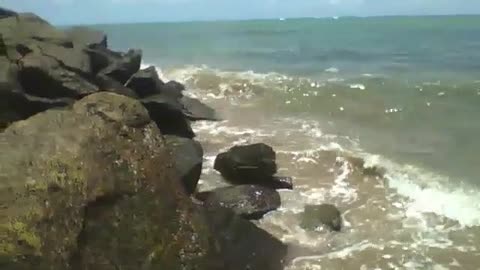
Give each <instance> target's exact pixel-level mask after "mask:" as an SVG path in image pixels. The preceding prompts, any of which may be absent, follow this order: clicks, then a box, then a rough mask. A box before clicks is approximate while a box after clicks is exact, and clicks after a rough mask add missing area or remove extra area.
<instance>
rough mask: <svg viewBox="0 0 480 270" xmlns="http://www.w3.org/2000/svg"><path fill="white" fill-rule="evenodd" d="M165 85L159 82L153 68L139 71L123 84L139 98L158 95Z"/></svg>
mask: <svg viewBox="0 0 480 270" xmlns="http://www.w3.org/2000/svg"><path fill="white" fill-rule="evenodd" d="M164 84H165V83H164V82H162V80H160V78H159V77H158V74H157V70H156V69H155V67H154V66H150V67H148V68H146V69H142V70H139V71H138V72H137V73H135V74H134V75H133V76H132V77H131V78H130V79H129V80H128V82H127V83H126V84H125V85H126V86H127V87H129V88H131V89H132V90H134V91H135V92H136V93H137V95H138V96H139V97H141V98H144V97H148V96H152V95H156V94H160V93H161V88H162V87H163V85H164Z"/></svg>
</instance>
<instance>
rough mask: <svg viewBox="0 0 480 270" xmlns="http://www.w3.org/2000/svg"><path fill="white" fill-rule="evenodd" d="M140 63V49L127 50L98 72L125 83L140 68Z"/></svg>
mask: <svg viewBox="0 0 480 270" xmlns="http://www.w3.org/2000/svg"><path fill="white" fill-rule="evenodd" d="M141 63H142V51H140V50H129V51H128V52H127V53H126V54H125V55H122V57H121V58H119V59H116V60H115V61H113V63H111V64H110V65H109V66H107V67H106V68H105V69H103V70H101V71H100V73H101V74H103V75H107V76H109V77H110V78H112V79H115V80H117V81H119V82H120V83H122V84H125V83H126V82H127V81H128V79H130V77H131V76H132V75H133V74H135V73H136V72H137V71H138V70H139V69H140V65H141Z"/></svg>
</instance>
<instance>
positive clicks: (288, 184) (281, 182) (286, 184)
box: [270, 176, 293, 189]
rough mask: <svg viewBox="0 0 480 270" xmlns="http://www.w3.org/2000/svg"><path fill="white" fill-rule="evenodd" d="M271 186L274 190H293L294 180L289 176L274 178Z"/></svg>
mask: <svg viewBox="0 0 480 270" xmlns="http://www.w3.org/2000/svg"><path fill="white" fill-rule="evenodd" d="M270 186H271V187H272V188H274V189H293V179H292V177H289V176H273V177H272V180H271V184H270Z"/></svg>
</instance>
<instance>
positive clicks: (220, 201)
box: [198, 185, 281, 219]
mask: <svg viewBox="0 0 480 270" xmlns="http://www.w3.org/2000/svg"><path fill="white" fill-rule="evenodd" d="M198 197H199V198H201V199H202V200H203V201H204V204H205V205H206V206H207V207H224V208H228V209H231V210H232V211H233V212H235V214H237V215H240V216H242V217H244V218H246V219H260V218H262V217H263V216H264V215H265V214H266V213H268V212H271V211H274V210H276V209H277V208H279V207H280V204H281V199H280V194H278V192H277V191H276V190H274V189H270V188H266V187H262V186H255V185H241V186H233V187H224V188H218V189H215V190H212V191H207V192H203V193H201V194H199V196H198Z"/></svg>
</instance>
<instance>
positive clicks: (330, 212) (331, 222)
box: [300, 204, 342, 231]
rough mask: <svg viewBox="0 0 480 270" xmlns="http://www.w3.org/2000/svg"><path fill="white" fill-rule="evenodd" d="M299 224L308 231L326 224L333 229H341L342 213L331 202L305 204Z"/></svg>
mask: <svg viewBox="0 0 480 270" xmlns="http://www.w3.org/2000/svg"><path fill="white" fill-rule="evenodd" d="M300 226H301V227H302V228H303V229H305V230H310V231H316V230H318V229H320V228H321V227H322V226H327V227H328V228H329V229H330V230H333V231H340V230H341V229H342V215H341V213H340V211H339V210H338V209H337V208H336V207H335V206H333V205H331V204H322V205H306V206H305V211H304V213H303V214H302V218H301V223H300Z"/></svg>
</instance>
